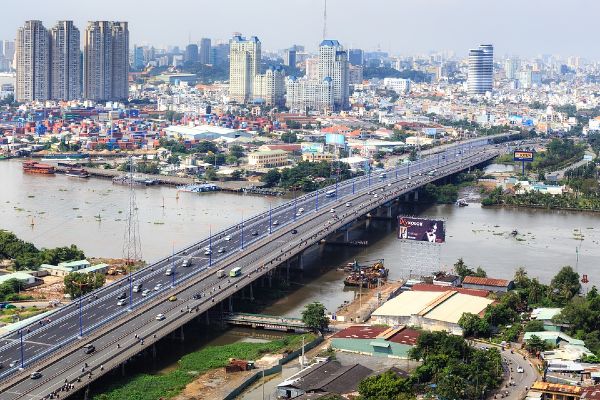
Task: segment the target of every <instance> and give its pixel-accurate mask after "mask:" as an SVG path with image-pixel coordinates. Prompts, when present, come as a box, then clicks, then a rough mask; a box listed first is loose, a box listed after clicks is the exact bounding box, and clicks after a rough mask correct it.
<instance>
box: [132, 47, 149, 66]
mask: <svg viewBox="0 0 600 400" xmlns="http://www.w3.org/2000/svg"><path fill="white" fill-rule="evenodd" d="M145 58H146V57H145V55H144V48H143V47H140V46H133V68H135V69H136V70H138V71H141V70H142V69H144V66H145V65H146V61H145Z"/></svg>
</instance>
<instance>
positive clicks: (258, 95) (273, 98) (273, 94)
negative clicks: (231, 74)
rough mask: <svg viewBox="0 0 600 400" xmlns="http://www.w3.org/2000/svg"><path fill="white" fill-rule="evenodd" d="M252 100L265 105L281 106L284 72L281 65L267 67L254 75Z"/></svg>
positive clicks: (283, 97) (283, 91)
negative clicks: (262, 72) (259, 73)
mask: <svg viewBox="0 0 600 400" xmlns="http://www.w3.org/2000/svg"><path fill="white" fill-rule="evenodd" d="M253 96H254V100H261V101H262V102H263V103H264V104H265V105H267V106H281V105H283V104H284V102H285V72H284V71H283V69H282V68H281V67H269V68H267V71H266V72H265V73H264V74H262V75H256V76H255V77H254V93H253Z"/></svg>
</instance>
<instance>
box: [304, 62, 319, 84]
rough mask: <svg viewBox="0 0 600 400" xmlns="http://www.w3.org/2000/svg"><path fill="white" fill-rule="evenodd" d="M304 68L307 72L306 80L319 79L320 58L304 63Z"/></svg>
mask: <svg viewBox="0 0 600 400" xmlns="http://www.w3.org/2000/svg"><path fill="white" fill-rule="evenodd" d="M304 68H305V70H306V73H305V76H306V79H311V80H315V79H319V59H318V58H314V57H313V58H307V59H306V61H304Z"/></svg>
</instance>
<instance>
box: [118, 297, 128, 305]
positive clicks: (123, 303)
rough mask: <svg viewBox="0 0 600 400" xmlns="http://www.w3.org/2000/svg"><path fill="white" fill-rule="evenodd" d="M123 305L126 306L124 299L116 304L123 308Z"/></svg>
mask: <svg viewBox="0 0 600 400" xmlns="http://www.w3.org/2000/svg"><path fill="white" fill-rule="evenodd" d="M125 304H127V300H125V299H121V300H119V301H118V302H117V305H118V306H124V305H125Z"/></svg>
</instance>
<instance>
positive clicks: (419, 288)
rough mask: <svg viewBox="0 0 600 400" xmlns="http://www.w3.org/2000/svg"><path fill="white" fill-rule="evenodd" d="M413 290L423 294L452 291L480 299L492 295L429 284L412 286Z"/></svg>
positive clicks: (485, 291) (485, 292)
mask: <svg viewBox="0 0 600 400" xmlns="http://www.w3.org/2000/svg"><path fill="white" fill-rule="evenodd" d="M412 290H415V291H421V292H446V291H448V290H452V291H454V292H458V293H462V294H468V295H471V296H478V297H488V295H489V294H490V291H489V290H481V289H467V288H461V287H454V286H439V285H432V284H429V283H417V284H415V285H413V286H412Z"/></svg>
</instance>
